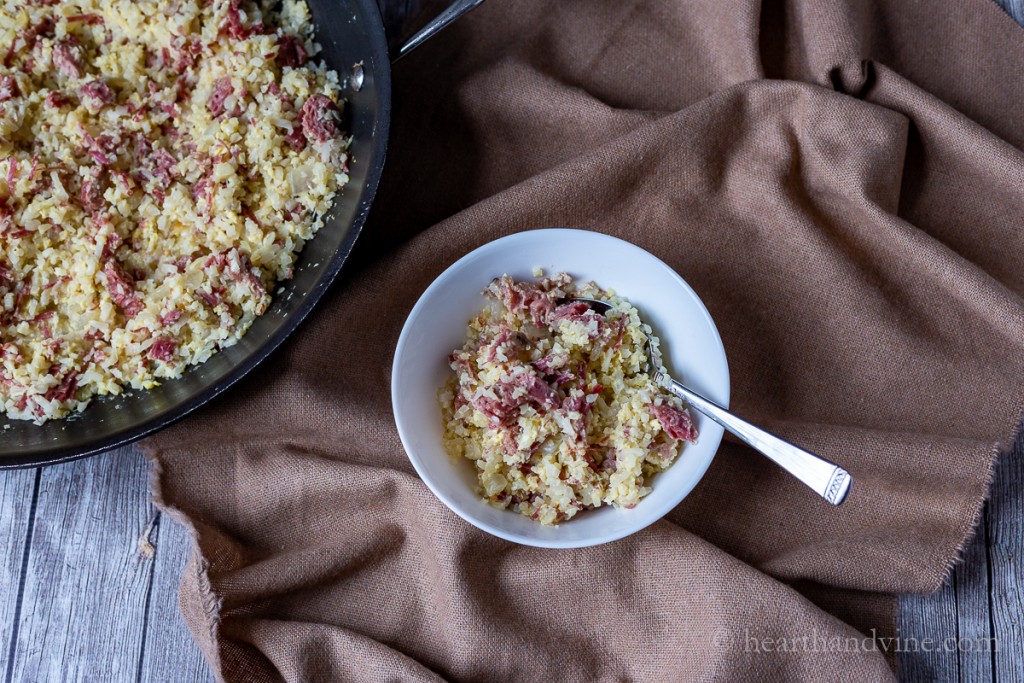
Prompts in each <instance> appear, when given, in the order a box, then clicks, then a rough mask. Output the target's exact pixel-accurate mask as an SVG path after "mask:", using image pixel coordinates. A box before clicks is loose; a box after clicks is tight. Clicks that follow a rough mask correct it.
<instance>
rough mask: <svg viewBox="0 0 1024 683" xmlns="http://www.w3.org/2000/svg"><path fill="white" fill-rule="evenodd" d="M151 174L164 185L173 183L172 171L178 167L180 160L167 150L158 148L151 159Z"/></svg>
mask: <svg viewBox="0 0 1024 683" xmlns="http://www.w3.org/2000/svg"><path fill="white" fill-rule="evenodd" d="M149 159H150V168H151V174H152V176H153V177H154V178H156V179H157V180H159V181H160V182H161V183H163V184H164V185H166V184H168V183H170V182H171V169H173V168H174V167H175V166H177V165H178V160H177V159H175V158H174V156H173V155H172V154H171V153H170V152H168V151H167V150H166V149H163V148H162V147H161V148H157V149H155V150H153V153H152V154H151V155H150V157H149Z"/></svg>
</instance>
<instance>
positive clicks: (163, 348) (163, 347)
mask: <svg viewBox="0 0 1024 683" xmlns="http://www.w3.org/2000/svg"><path fill="white" fill-rule="evenodd" d="M177 348H178V342H177V340H175V339H174V338H172V337H157V339H156V340H155V341H154V342H153V345H152V346H150V347H149V353H148V354H146V355H148V356H149V357H150V358H152V359H153V360H159V361H163V362H164V363H170V362H171V361H172V360H174V352H175V351H176V350H177Z"/></svg>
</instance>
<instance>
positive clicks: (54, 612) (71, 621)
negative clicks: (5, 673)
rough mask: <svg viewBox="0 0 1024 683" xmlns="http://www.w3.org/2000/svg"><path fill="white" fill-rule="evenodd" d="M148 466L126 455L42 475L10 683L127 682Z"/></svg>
mask: <svg viewBox="0 0 1024 683" xmlns="http://www.w3.org/2000/svg"><path fill="white" fill-rule="evenodd" d="M151 510H152V508H151V506H150V505H149V503H148V495H147V493H146V465H145V463H144V461H143V458H141V457H140V456H139V455H138V453H136V452H135V451H133V450H131V449H122V450H119V451H113V452H110V453H106V454H104V455H101V456H99V457H96V458H91V459H88V460H79V461H76V462H73V463H69V464H66V465H58V466H54V467H48V468H45V469H43V470H41V475H40V481H39V493H38V502H37V506H36V510H35V513H36V514H35V524H34V526H33V528H32V534H31V548H30V549H29V552H28V561H27V563H26V565H25V574H24V577H23V580H24V597H23V600H22V608H21V613H20V615H19V617H18V621H17V622H16V623H17V628H18V633H17V640H16V641H15V644H14V657H13V667H12V671H11V677H10V680H12V681H38V682H40V683H42V682H44V681H66V680H96V681H113V680H130V678H129V677H126V674H128V675H129V676H130V677H131V676H133V675H134V672H135V670H136V668H137V665H138V653H139V649H140V646H141V643H142V636H143V633H142V632H143V623H144V619H143V617H144V605H145V600H146V589H147V587H148V585H149V579H150V576H151V574H152V570H153V563H152V561H151V560H149V559H147V558H146V557H143V556H141V555H140V554H139V552H138V550H137V541H138V538H139V535H140V534H141V533H142V531H143V529H145V527H146V524H147V523H148V522H149V518H150V516H151V514H152V512H151Z"/></svg>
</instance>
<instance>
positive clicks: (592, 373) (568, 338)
mask: <svg viewBox="0 0 1024 683" xmlns="http://www.w3.org/2000/svg"><path fill="white" fill-rule="evenodd" d="M535 275H537V276H538V277H541V276H542V275H543V274H542V273H540V272H537V273H535ZM484 295H485V297H486V298H487V299H488V306H487V307H485V308H484V310H483V311H481V312H480V314H479V315H477V316H476V317H475V318H473V319H472V320H470V321H469V328H468V331H467V335H466V342H465V344H464V345H463V347H462V348H461V349H458V350H456V351H455V352H454V353H453V354H452V355H451V356H450V358H449V362H450V364H451V368H452V370H453V371H454V375H453V376H452V377H451V378H450V380H449V381H448V383H447V384H446V385H445V386H444V387H443V388H442V389H441V390H440V393H439V398H440V403H441V410H442V414H443V419H444V423H445V429H444V439H445V448H446V450H447V451H448V453H449V454H450V455H452V456H454V457H459V458H467V459H469V460H471V461H472V462H473V464H474V466H475V469H476V474H477V476H478V479H479V488H480V494H481V495H482V496H483V497H484V499H485V500H487V501H488V502H489V503H491V504H492V505H494V506H496V507H499V508H507V509H511V510H514V511H516V512H520V513H522V514H524V515H527V516H529V517H531V518H533V519H535V520H538V521H540V522H541V523H543V524H556V523H558V522H561V521H564V520H568V519H570V518H571V517H573V515H575V514H576V513H577V512H579V511H580V510H586V509H590V508H596V507H600V506H602V505H615V506H616V507H623V508H631V507H634V506H635V505H636V504H637V503H638V502H639V501H640V499H641V498H643V497H644V496H645V495H647V493H648V492H649V491H650V481H651V478H652V477H653V476H654V475H655V474H657V473H658V472H660V471H662V470H664V469H665V468H667V467H668V466H669V465H671V464H672V462H673V461H675V459H676V458H677V457H678V456H679V454H680V452H681V451H682V450H683V446H684V444H685V443H686V442H694V441H695V440H696V438H697V430H696V428H695V427H694V424H693V421H692V420H691V419H690V414H689V412H688V411H687V410H686V408H685V407H684V406H683V405H682V404H681V403H680V401H679V399H678V398H676V397H675V396H673V395H672V394H670V393H669V392H667V391H665V390H664V389H663V388H662V387H660V386H658V385H657V384H655V382H654V380H653V379H652V376H651V374H649V372H648V367H647V366H648V358H647V353H646V350H645V346H646V344H648V343H650V344H651V345H652V346H653V347H654V348H655V349H657V348H658V339H657V337H655V336H654V335H653V334H652V332H651V328H650V327H649V326H648V325H646V324H644V323H643V322H641V320H640V317H639V314H638V313H637V310H636V309H635V308H634V307H633V306H632V305H630V304H629V302H627V301H626V300H625V299H622V298H620V297H618V296H616V295H615V294H614V293H613V292H609V291H604V290H602V289H600V288H599V287H598V286H597V285H595V284H594V283H592V282H588V283H584V284H577V283H576V282H574V281H573V279H572V278H571V277H570V276H569V275H567V274H565V273H561V274H558V275H555V276H553V277H547V278H543V279H540V280H539V281H538V282H517V281H515V280H513V279H512V278H510V277H509V276H508V275H503V276H502V277H500V278H498V279H496V280H494V281H493V282H492V283H491V284H490V285H489V286H488V288H487V289H486V291H485V292H484ZM572 298H591V299H599V300H603V301H607V302H609V303H611V304H612V305H613V307H612V308H611V309H610V310H609V311H607V312H606V313H605V314H603V315H601V314H598V313H596V312H594V311H593V310H591V309H590V308H589V307H588V306H587V305H586V304H585V303H582V302H573V301H569V299H572Z"/></svg>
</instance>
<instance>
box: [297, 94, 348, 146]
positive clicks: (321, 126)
mask: <svg viewBox="0 0 1024 683" xmlns="http://www.w3.org/2000/svg"><path fill="white" fill-rule="evenodd" d="M337 121H338V108H337V107H336V106H335V104H334V102H333V101H331V98H329V97H327V96H326V95H313V96H312V97H310V98H309V99H308V100H306V102H305V104H303V105H302V131H303V132H304V133H305V134H306V137H307V138H309V140H310V141H311V142H313V141H315V142H327V141H328V140H330V139H332V138H334V137H336V136H337V135H338V132H339V131H338V124H337Z"/></svg>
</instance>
